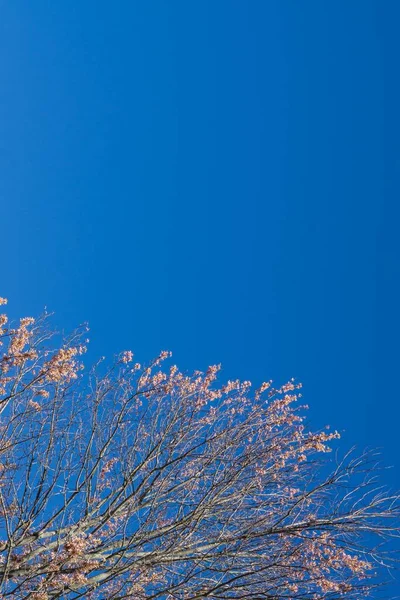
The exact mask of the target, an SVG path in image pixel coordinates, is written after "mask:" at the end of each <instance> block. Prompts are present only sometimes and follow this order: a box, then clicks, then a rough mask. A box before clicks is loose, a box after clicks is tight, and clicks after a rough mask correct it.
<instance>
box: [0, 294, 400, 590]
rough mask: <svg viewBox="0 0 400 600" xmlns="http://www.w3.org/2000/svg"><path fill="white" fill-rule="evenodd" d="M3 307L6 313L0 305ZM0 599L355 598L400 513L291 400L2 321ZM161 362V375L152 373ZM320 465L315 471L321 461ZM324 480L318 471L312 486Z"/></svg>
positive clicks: (366, 463)
mask: <svg viewBox="0 0 400 600" xmlns="http://www.w3.org/2000/svg"><path fill="white" fill-rule="evenodd" d="M1 303H2V304H5V300H1ZM0 327H1V330H0V335H1V337H0V339H1V342H2V358H1V362H0V365H1V369H0V388H1V390H0V393H1V396H0V411H1V416H0V463H1V464H0V537H1V542H0V555H1V563H0V598H2V599H6V598H10V599H17V598H18V599H20V598H21V599H22V598H30V599H31V600H48V599H50V598H68V599H73V598H88V599H92V600H94V599H99V600H100V599H104V600H106V599H115V600H117V599H122V598H136V599H137V598H139V599H140V598H168V599H170V600H171V599H172V598H174V599H175V598H176V599H184V598H185V599H191V600H195V599H196V600H197V599H200V598H212V599H216V598H218V599H223V598H227V599H228V598H229V599H236V598H241V599H243V598H252V599H260V600H261V599H265V600H268V599H269V600H272V599H278V598H279V599H288V598H291V599H301V600H302V599H315V600H317V599H322V598H329V599H335V598H342V597H348V598H364V597H366V596H367V595H368V594H369V592H370V591H371V590H373V589H375V588H374V575H375V571H376V570H377V568H379V567H380V566H381V565H382V562H383V558H382V556H383V554H382V551H379V553H378V547H376V545H375V543H374V541H373V538H374V536H378V539H379V540H380V541H382V540H384V539H385V538H388V537H390V536H396V535H397V533H398V515H399V505H398V499H397V497H396V496H392V495H390V494H388V493H386V492H385V491H383V490H382V489H381V488H377V487H376V484H375V466H374V463H373V462H371V457H369V456H368V455H363V456H362V457H361V458H353V457H352V454H350V455H347V456H345V458H344V459H342V460H338V459H337V460H335V461H331V463H333V466H332V467H331V471H330V472H329V473H328V471H327V467H326V465H327V464H328V462H329V461H327V460H323V461H322V463H321V461H320V460H317V459H318V457H319V456H320V457H325V458H326V457H327V456H328V455H327V452H328V451H329V448H328V445H327V444H329V443H330V442H332V441H333V440H335V439H336V438H338V437H339V435H338V434H337V433H336V432H334V433H330V432H328V431H326V430H325V431H320V432H318V433H310V432H308V431H307V430H306V428H305V426H304V423H303V419H304V417H303V409H304V408H305V407H301V406H298V405H297V400H298V398H299V396H300V394H299V391H298V390H299V388H300V386H299V385H298V384H297V383H295V382H294V381H290V382H289V383H287V384H286V385H283V386H281V387H280V388H279V389H275V388H273V387H272V385H271V383H270V382H269V383H264V384H263V385H262V386H261V387H260V388H259V389H258V390H256V391H254V392H253V393H251V387H250V383H249V382H246V381H245V382H240V381H228V382H227V383H225V384H224V385H222V386H218V385H217V374H218V370H219V367H217V366H214V367H210V368H209V369H208V371H207V372H206V373H204V374H203V373H200V372H195V373H194V374H193V375H186V374H183V373H181V372H180V371H179V370H178V369H177V367H176V366H170V367H169V368H167V367H165V364H166V363H165V361H166V360H167V359H169V356H170V355H169V353H167V352H162V353H161V354H160V356H158V358H157V359H156V360H154V361H153V362H152V363H151V364H149V365H148V366H146V367H142V366H141V365H140V364H138V363H134V360H133V358H134V357H133V354H132V352H130V351H126V352H123V353H122V354H120V355H119V356H118V357H117V358H116V359H115V360H114V361H113V362H112V363H110V364H108V365H107V363H106V362H105V361H100V362H99V363H98V364H96V365H95V367H94V368H92V369H91V370H89V371H88V372H87V373H86V369H85V371H83V370H82V364H81V362H82V358H83V357H82V355H83V353H84V352H85V342H84V341H83V340H84V337H85V335H86V333H85V328H83V329H81V330H78V331H77V332H75V333H74V334H73V335H72V336H70V337H69V338H67V339H64V340H62V342H61V343H60V344H57V343H56V342H57V336H55V334H54V333H53V332H52V331H51V329H50V328H49V325H48V317H47V316H46V315H45V316H44V317H41V318H40V319H38V320H34V319H32V318H23V319H21V320H20V322H19V324H18V325H16V326H9V327H7V317H6V316H5V315H1V316H0ZM167 363H168V361H167ZM320 463H321V464H320ZM327 473H328V474H327Z"/></svg>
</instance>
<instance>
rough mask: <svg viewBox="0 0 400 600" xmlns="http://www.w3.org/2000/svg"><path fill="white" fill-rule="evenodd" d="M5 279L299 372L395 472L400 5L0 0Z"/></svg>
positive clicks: (59, 301) (127, 322)
mask: <svg viewBox="0 0 400 600" xmlns="http://www.w3.org/2000/svg"><path fill="white" fill-rule="evenodd" d="M0 8H1V10H0V57H1V58H0V83H1V85H0V197H1V238H2V248H3V260H2V267H1V295H4V296H8V297H9V300H10V308H11V310H12V312H13V313H14V314H15V315H19V314H20V313H24V314H38V313H39V312H41V310H42V308H43V307H44V306H45V305H46V306H48V308H49V309H51V310H54V311H56V313H57V315H56V322H57V323H58V324H59V325H61V326H65V327H66V328H69V327H73V326H74V325H75V324H77V323H80V322H82V321H85V320H88V321H89V322H90V325H91V329H92V332H91V339H92V343H91V355H90V356H92V357H93V359H94V358H95V357H97V356H98V355H100V354H113V353H115V352H117V351H119V350H121V349H126V348H131V349H133V350H135V351H136V353H137V354H138V356H139V357H140V358H142V359H143V358H144V359H146V358H149V357H150V356H152V355H153V354H155V353H156V352H158V350H159V349H164V348H167V349H171V350H172V351H173V352H174V357H175V360H176V361H177V362H178V363H179V364H180V365H181V366H182V367H183V368H187V369H195V368H204V367H206V366H207V364H209V363H214V362H222V363H223V365H224V374H225V376H226V377H242V378H246V379H251V380H254V381H255V382H259V381H260V380H261V379H265V378H268V379H269V378H274V379H275V380H277V381H278V382H282V381H283V380H286V379H287V378H289V377H292V376H295V377H297V378H298V379H300V380H301V381H303V383H304V386H305V388H304V394H305V398H306V401H307V402H308V404H309V405H310V408H311V410H310V420H311V422H312V423H313V424H315V426H320V425H321V426H322V425H325V424H326V423H330V424H332V426H334V427H336V428H338V429H339V430H340V431H343V432H344V441H343V444H344V446H345V447H348V446H350V445H352V444H353V443H356V444H357V445H358V446H359V447H360V448H362V447H364V446H365V445H371V446H374V447H375V446H378V447H379V446H382V447H384V457H385V460H386V462H387V463H389V464H393V465H395V467H396V468H395V469H394V470H392V471H390V472H388V473H387V475H386V478H387V481H388V482H389V483H390V484H393V485H396V483H397V485H399V482H400V452H399V445H398V430H399V425H398V423H399V417H400V408H399V392H398V387H397V377H398V372H399V358H400V356H399V334H400V318H399V305H400V302H399V301H400V283H399V270H400V269H399V264H400V263H399V246H400V236H399V234H398V229H399V218H400V207H399V191H400V185H399V175H400V148H399V137H400V116H399V114H400V113H399V106H400V84H399V58H400V38H399V35H398V28H399V23H400V3H399V2H397V1H390V0H385V1H382V0H376V1H375V2H372V1H369V0H352V1H351V2H349V1H348V0H346V1H337V0H335V1H333V0H332V1H331V0H326V1H322V2H321V1H320V0H315V1H312V0H305V1H304V2H298V1H297V0H283V1H282V0H276V1H274V0H267V1H265V0H260V1H256V0H254V1H251V2H246V1H244V0H241V1H235V0H212V1H205V0H201V1H190V2H188V1H186V0H181V1H176V0H175V1H174V0H168V1H152V0H143V1H129V0H121V1H119V2H111V3H110V2H106V1H100V0H96V1H94V0H93V1H86V0H85V1H83V2H67V1H61V0H58V1H57V2H54V1H50V0H48V1H45V0H38V1H36V2H26V1H20V0H12V1H11V0H9V1H2V2H1V3H0Z"/></svg>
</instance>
